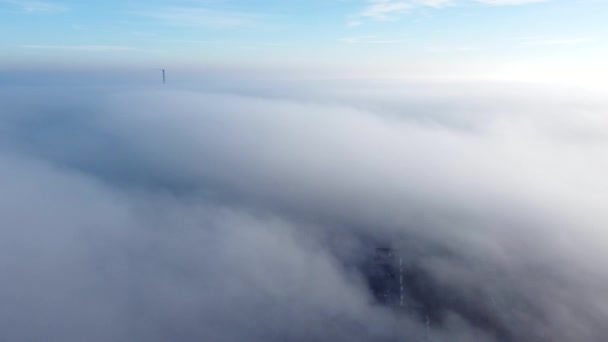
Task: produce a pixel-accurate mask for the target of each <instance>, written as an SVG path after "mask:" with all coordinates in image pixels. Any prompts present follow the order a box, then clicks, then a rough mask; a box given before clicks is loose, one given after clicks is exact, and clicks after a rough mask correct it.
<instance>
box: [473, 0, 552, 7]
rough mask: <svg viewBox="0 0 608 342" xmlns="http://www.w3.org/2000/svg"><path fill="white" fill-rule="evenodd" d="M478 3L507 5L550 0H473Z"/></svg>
mask: <svg viewBox="0 0 608 342" xmlns="http://www.w3.org/2000/svg"><path fill="white" fill-rule="evenodd" d="M475 1H476V2H478V3H480V4H485V5H491V6H507V5H526V4H533V3H539V2H549V1H552V0H475Z"/></svg>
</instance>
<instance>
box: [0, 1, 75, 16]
mask: <svg viewBox="0 0 608 342" xmlns="http://www.w3.org/2000/svg"><path fill="white" fill-rule="evenodd" d="M2 4H4V5H8V6H11V7H15V8H19V9H20V10H22V11H23V12H27V13H59V12H65V11H67V10H69V7H68V6H66V5H64V4H60V3H54V2H46V1H27V0H0V5H2Z"/></svg>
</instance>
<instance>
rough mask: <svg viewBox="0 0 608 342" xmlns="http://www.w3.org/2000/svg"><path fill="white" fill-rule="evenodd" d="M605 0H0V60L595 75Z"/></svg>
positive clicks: (602, 53) (7, 63) (393, 73)
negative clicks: (0, 27)
mask: <svg viewBox="0 0 608 342" xmlns="http://www.w3.org/2000/svg"><path fill="white" fill-rule="evenodd" d="M606 17H608V3H607V2H606V1H604V0H306V1H304V0H290V1H285V0H263V1H262V0H198V1H193V0H164V1H160V0H153V1H138V0H132V1H116V0H108V1H103V2H92V1H86V2H85V1H75V0H64V1H60V0H58V1H45V0H42V1H34V0H31V1H30V0H0V22H2V28H3V29H2V30H0V63H1V65H2V66H0V68H2V69H11V68H13V69H14V68H21V69H23V68H25V69H27V68H33V67H38V68H40V67H63V68H75V67H81V68H82V67H84V68H90V67H100V66H103V67H125V68H133V67H184V68H208V67H213V68H222V67H223V68H226V67H227V68H259V69H277V68H278V69H281V68H283V69H291V70H334V71H335V70H342V71H345V72H358V73H366V72H370V73H375V74H377V75H383V76H389V77H432V78H492V79H516V80H519V79H532V80H547V81H560V80H561V81H572V82H574V81H577V82H590V83H594V82H601V81H602V80H603V79H605V78H607V76H608V72H607V69H606V67H605V66H604V65H603V61H604V60H606V58H608V47H607V46H608V45H607V44H606V40H607V38H608V26H607V25H605V18H606Z"/></svg>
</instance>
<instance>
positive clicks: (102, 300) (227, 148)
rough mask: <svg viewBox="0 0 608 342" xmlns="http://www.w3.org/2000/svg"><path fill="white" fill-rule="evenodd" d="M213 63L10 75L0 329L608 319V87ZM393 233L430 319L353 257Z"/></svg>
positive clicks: (2, 160)
mask: <svg viewBox="0 0 608 342" xmlns="http://www.w3.org/2000/svg"><path fill="white" fill-rule="evenodd" d="M23 79H25V77H24V78H23ZM220 79H221V77H219V76H218V78H217V79H215V80H214V81H213V82H204V83H202V84H199V85H197V86H193V85H192V84H189V85H187V86H186V85H183V86H180V85H168V86H166V87H153V86H142V85H129V86H125V85H121V86H116V85H111V84H106V85H102V86H94V85H89V86H83V85H82V84H76V85H70V82H67V83H65V84H60V85H55V86H49V85H45V84H20V85H18V84H6V83H5V84H3V85H2V87H1V89H0V101H1V102H2V103H3V106H2V109H1V110H0V183H1V184H0V188H1V189H2V192H1V195H0V227H2V229H0V278H1V279H3V281H2V283H1V284H0V302H1V303H2V305H1V306H0V339H2V340H7V341H41V340H45V341H82V340H87V341H167V340H171V341H201V340H210V341H211V340H212V341H242V340H248V341H286V340H288V341H402V340H412V341H424V340H428V341H575V340H576V341H601V340H603V337H604V336H606V334H607V333H608V331H606V327H605V324H604V323H605V321H606V319H607V318H608V300H606V298H608V297H607V296H606V294H607V291H608V279H607V277H608V272H607V271H606V267H605V264H606V261H607V260H606V259H607V258H608V254H607V252H606V250H605V241H606V235H607V233H606V230H605V229H606V228H605V227H606V224H607V223H608V217H607V216H606V215H607V214H606V210H605V209H606V204H605V203H606V199H607V196H608V188H607V186H606V181H605V174H606V172H607V171H608V159H607V158H608V157H607V156H608V155H607V154H606V153H605V151H606V148H607V144H608V136H607V135H606V131H607V130H606V128H607V126H608V121H607V119H606V117H605V113H606V109H607V108H608V103H607V102H606V100H605V98H604V97H602V96H599V95H598V94H593V93H588V92H582V91H577V90H573V89H571V88H559V87H554V88H551V87H539V86H532V85H522V84H508V83H425V82H418V83H399V82H385V81H364V80H360V81H349V82H344V81H319V82H314V81H298V82H295V81H278V80H275V81H261V80H259V79H256V80H245V79H241V80H236V79H226V81H225V82H224V83H222V82H220V81H219V80H220ZM83 83H87V82H86V80H83ZM388 243H390V244H392V245H394V246H395V247H397V248H400V249H401V251H402V253H403V256H404V258H405V259H406V262H407V263H408V265H412V267H413V268H415V269H417V270H419V272H420V274H421V277H423V279H427V280H426V281H428V291H429V294H430V295H431V296H433V297H434V298H436V302H437V308H438V310H439V311H440V312H441V313H442V315H443V316H442V317H444V318H443V319H442V320H441V322H440V323H439V324H434V325H433V326H432V327H430V328H427V327H426V326H425V323H424V322H423V321H421V320H419V319H416V318H413V317H410V316H407V315H401V314H398V313H396V312H394V311H393V310H391V309H390V308H387V307H383V306H381V305H378V304H377V303H376V302H375V300H374V298H373V296H372V294H371V293H370V290H369V289H368V288H367V286H366V283H365V279H364V277H363V274H362V272H361V268H360V265H361V264H362V263H363V262H364V260H365V258H366V257H368V256H369V255H370V253H371V252H373V249H374V248H375V247H376V246H377V245H379V244H388ZM429 294H427V295H429ZM412 300H415V298H413V299H412Z"/></svg>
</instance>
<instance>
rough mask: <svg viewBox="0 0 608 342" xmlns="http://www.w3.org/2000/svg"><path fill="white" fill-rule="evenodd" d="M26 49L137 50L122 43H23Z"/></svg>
mask: <svg viewBox="0 0 608 342" xmlns="http://www.w3.org/2000/svg"><path fill="white" fill-rule="evenodd" d="M22 47H23V48H26V49H41V50H70V51H91V52H99V51H134V50H137V49H136V48H134V47H131V46H124V45H23V46H22Z"/></svg>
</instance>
